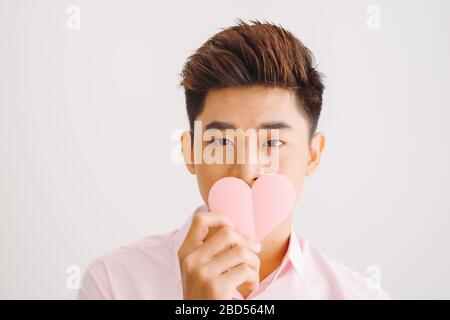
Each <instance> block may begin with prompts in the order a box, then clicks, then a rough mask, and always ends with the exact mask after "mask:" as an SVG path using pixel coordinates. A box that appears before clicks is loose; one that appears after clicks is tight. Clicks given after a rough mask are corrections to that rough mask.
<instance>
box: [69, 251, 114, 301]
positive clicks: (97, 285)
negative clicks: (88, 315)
mask: <svg viewBox="0 0 450 320" xmlns="http://www.w3.org/2000/svg"><path fill="white" fill-rule="evenodd" d="M76 299H77V300H110V299H113V294H112V290H111V286H110V282H109V280H108V276H107V273H106V269H105V266H104V264H103V262H102V261H101V260H99V259H97V260H95V261H93V262H91V263H90V264H89V266H88V268H87V270H86V271H85V273H84V275H83V277H82V279H81V284H80V289H79V290H78V293H77V297H76Z"/></svg>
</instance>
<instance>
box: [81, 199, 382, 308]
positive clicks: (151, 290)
mask: <svg viewBox="0 0 450 320" xmlns="http://www.w3.org/2000/svg"><path fill="white" fill-rule="evenodd" d="M197 211H208V209H207V207H206V206H201V207H199V208H197V210H196V212H197ZM192 217H193V214H191V215H190V216H189V219H188V220H187V221H186V222H185V223H184V225H183V226H182V227H181V228H179V229H176V230H174V231H172V232H170V233H168V234H164V235H154V236H149V237H147V238H144V239H141V240H139V241H136V242H134V243H131V244H129V245H126V246H123V247H120V248H118V249H116V250H113V251H111V252H110V253H107V254H104V255H102V256H100V257H98V258H97V259H95V260H94V261H92V262H91V263H90V264H89V266H88V268H87V270H86V272H85V274H84V276H83V278H82V281H81V286H80V290H79V291H78V295H77V299H176V300H178V299H183V288H182V282H181V273H180V266H179V262H178V256H177V252H178V248H179V247H180V246H181V244H182V242H183V240H184V238H185V236H186V234H187V231H188V230H189V227H190V224H191V221H192ZM233 299H243V297H242V295H241V294H240V293H239V291H237V290H235V292H234V295H233ZM247 299H250V300H252V299H254V300H259V299H268V300H276V299H390V297H389V295H388V294H387V293H386V292H384V291H383V290H382V289H379V288H377V287H376V286H373V285H369V284H368V281H367V279H366V278H364V277H363V276H362V275H360V274H358V273H356V272H354V271H352V270H350V269H348V268H347V267H345V266H343V265H342V264H340V263H338V262H337V261H335V260H333V259H331V258H329V257H327V256H326V255H325V254H323V253H322V252H320V251H319V249H318V248H317V247H315V246H314V245H313V244H312V243H311V242H310V241H309V240H308V239H303V238H302V237H299V236H297V235H296V233H295V231H294V228H293V227H292V229H291V236H290V241H289V247H288V251H287V253H286V255H285V257H284V258H283V260H282V263H281V265H280V266H279V267H278V268H277V269H276V270H274V271H273V272H272V273H271V274H270V275H269V276H268V277H266V278H265V279H264V280H263V281H262V282H261V283H260V286H259V288H258V290H256V291H254V292H252V293H251V294H250V295H249V296H248V297H247Z"/></svg>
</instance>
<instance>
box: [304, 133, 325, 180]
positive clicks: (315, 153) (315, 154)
mask: <svg viewBox="0 0 450 320" xmlns="http://www.w3.org/2000/svg"><path fill="white" fill-rule="evenodd" d="M325 140H326V139H325V134H323V133H322V132H317V133H315V134H314V135H313V137H312V139H311V144H310V146H309V161H308V164H307V166H306V173H305V174H306V175H307V176H312V175H313V174H314V172H315V171H316V169H317V167H318V166H319V163H320V157H321V156H322V152H323V150H324V149H325Z"/></svg>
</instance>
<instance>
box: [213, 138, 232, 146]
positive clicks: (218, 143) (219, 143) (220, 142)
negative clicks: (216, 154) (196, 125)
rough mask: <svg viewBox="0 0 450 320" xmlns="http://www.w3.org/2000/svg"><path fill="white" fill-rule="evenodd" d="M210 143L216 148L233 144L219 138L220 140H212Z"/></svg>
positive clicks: (228, 140)
mask: <svg viewBox="0 0 450 320" xmlns="http://www.w3.org/2000/svg"><path fill="white" fill-rule="evenodd" d="M210 143H214V145H216V146H228V145H232V144H233V142H232V141H231V140H230V139H225V138H220V139H215V138H214V139H213V140H211V141H210Z"/></svg>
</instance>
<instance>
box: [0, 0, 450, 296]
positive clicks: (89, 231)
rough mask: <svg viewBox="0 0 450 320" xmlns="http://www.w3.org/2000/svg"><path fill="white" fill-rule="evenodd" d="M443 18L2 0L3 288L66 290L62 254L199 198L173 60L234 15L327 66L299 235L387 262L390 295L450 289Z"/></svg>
mask: <svg viewBox="0 0 450 320" xmlns="http://www.w3.org/2000/svg"><path fill="white" fill-rule="evenodd" d="M71 4H75V5H77V6H79V8H80V9H81V24H80V27H81V28H80V29H79V30H77V29H75V30H71V29H69V28H68V27H67V19H68V16H69V15H68V14H67V12H66V9H67V7H68V6H69V5H71ZM370 5H377V6H378V8H379V9H380V10H381V11H380V14H381V15H380V17H381V20H380V27H381V28H380V29H379V30H378V29H370V28H368V27H367V20H368V19H369V17H370V14H368V13H367V12H366V10H367V9H368V8H369V6H370ZM449 15H450V3H449V2H448V1H339V2H338V1H280V0H277V1H273V2H269V1H261V0H258V1H245V2H244V1H166V0H165V1H130V0H127V1H106V0H105V1H92V0H89V1H87V0H84V1H81V0H73V1H61V0H54V1H49V0H45V1H44V0H41V1H23V0H20V1H19V0H10V1H5V0H0V298H13V299H15V298H39V299H41V298H69V299H71V298H73V297H74V296H75V291H73V290H70V289H68V288H67V285H66V281H67V278H68V274H66V270H67V267H68V266H70V265H78V266H79V267H80V268H81V271H84V269H85V267H86V266H87V264H88V263H89V262H90V261H91V260H93V259H94V258H95V257H97V256H98V255H100V254H102V253H105V252H108V251H110V250H112V249H114V248H116V247H118V246H120V245H124V244H127V243H129V242H132V241H134V240H137V239H140V238H142V237H145V236H148V235H152V234H161V233H166V232H169V231H171V230H173V229H175V228H178V227H179V226H180V225H181V224H182V223H183V222H184V221H185V219H187V217H188V215H189V214H190V213H191V212H192V210H194V209H195V207H196V206H198V205H199V204H201V198H200V196H199V193H198V189H197V184H196V180H195V177H194V176H191V175H189V174H188V173H187V171H186V170H185V168H184V166H183V165H177V164H174V163H173V162H172V161H171V152H172V150H173V149H174V148H175V146H176V144H177V143H176V142H175V141H172V140H171V135H172V133H173V132H174V130H177V129H179V128H186V127H187V125H188V122H187V117H186V112H185V104H184V94H183V91H182V89H181V88H179V87H178V82H179V76H178V73H179V72H180V71H181V68H182V66H183V64H184V62H185V60H186V58H187V57H188V56H189V55H190V54H191V53H192V52H193V51H194V50H195V49H197V48H198V47H199V46H200V45H201V44H202V43H203V42H205V41H206V40H207V38H209V37H210V36H212V35H214V34H215V33H216V32H218V31H220V28H223V27H227V26H230V25H233V24H234V21H235V19H236V18H242V19H244V20H249V19H261V20H268V21H271V22H274V23H277V24H281V25H282V26H283V27H285V28H286V29H288V30H290V31H291V32H293V33H294V34H295V35H296V36H297V37H299V38H300V40H302V41H303V42H304V44H305V45H306V46H308V47H309V48H310V49H311V50H312V52H313V53H314V54H315V57H316V60H317V62H318V64H319V67H318V68H319V70H320V71H321V72H322V73H324V74H325V76H326V78H325V85H326V90H325V95H324V105H323V111H322V117H321V119H320V121H319V131H323V132H324V133H325V134H326V136H327V143H328V144H327V148H326V150H325V153H324V155H323V159H322V163H321V166H320V168H319V170H318V172H317V174H316V175H315V176H314V177H311V178H307V180H306V183H305V186H304V190H303V195H302V198H301V200H300V202H299V203H298V204H297V206H296V210H295V223H296V229H297V230H298V231H299V233H301V234H302V235H303V236H305V237H308V238H310V239H311V240H312V241H313V242H314V243H315V244H316V245H317V246H318V247H319V248H320V249H321V250H322V251H324V252H325V253H326V254H328V255H329V256H331V257H333V258H335V259H337V260H338V261H340V262H342V263H344V264H345V265H347V266H349V267H351V268H352V269H354V270H356V271H358V272H360V273H362V274H367V271H366V269H367V268H368V267H369V266H371V265H376V266H378V267H379V268H380V270H381V284H382V286H383V288H384V289H385V290H386V291H387V292H388V293H389V294H390V295H391V296H392V297H393V298H397V299H401V298H450V272H449V270H450V257H449V256H450V254H449V252H450V232H449V227H450V218H449V214H450V197H449V190H450V183H449V180H450V170H449V163H450V145H449V143H448V137H449V136H450V127H449V126H448V121H449V118H450V113H449V106H450V105H449V100H450V99H449V95H448V93H449V92H448V91H449V89H448V86H449V75H450V70H449V69H450V62H449V56H450V50H449V49H450V37H449V32H448V31H449V30H450V22H449V19H448V16H449Z"/></svg>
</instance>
